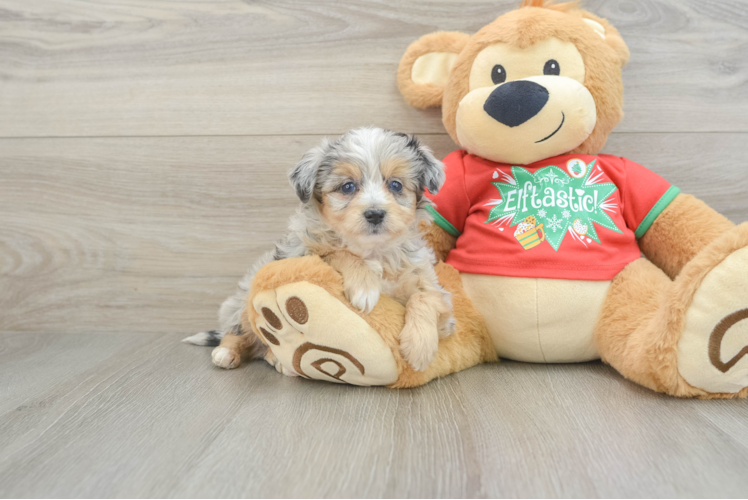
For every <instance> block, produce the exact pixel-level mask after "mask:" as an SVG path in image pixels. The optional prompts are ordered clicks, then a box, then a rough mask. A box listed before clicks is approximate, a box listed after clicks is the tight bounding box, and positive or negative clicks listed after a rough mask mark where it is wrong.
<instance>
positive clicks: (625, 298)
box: [596, 224, 748, 398]
mask: <svg viewBox="0 0 748 500" xmlns="http://www.w3.org/2000/svg"><path fill="white" fill-rule="evenodd" d="M747 290H748V224H742V225H740V226H737V227H735V226H733V227H731V228H729V230H727V231H725V232H724V233H722V234H721V235H719V236H718V237H717V238H716V240H715V241H713V242H711V243H710V244H708V245H707V246H706V247H705V248H703V249H702V250H701V251H700V252H698V254H696V256H695V257H693V258H692V259H691V260H690V261H689V262H688V263H687V264H685V265H684V266H683V267H682V269H681V270H680V272H679V274H678V276H677V278H676V279H675V280H674V281H670V279H669V278H668V277H667V276H666V275H665V274H664V273H663V272H662V271H661V270H660V269H659V268H657V267H656V266H655V265H653V264H651V263H650V262H648V261H645V260H643V259H642V260H639V261H637V262H634V263H632V264H630V265H629V266H627V267H626V269H624V270H623V271H622V272H621V273H620V274H619V276H617V277H616V279H615V280H614V281H613V284H612V285H611V287H610V290H609V292H608V296H607V298H606V302H605V306H604V308H603V311H602V314H601V317H600V320H599V322H598V325H597V327H596V340H597V343H598V348H599V350H600V354H601V357H602V359H603V360H604V361H606V362H608V363H610V364H611V365H612V366H613V367H614V368H616V369H617V370H618V371H620V372H621V373H622V374H623V375H624V376H626V377H628V378H630V379H631V380H634V381H635V382H638V383H640V384H642V385H644V386H646V387H649V388H651V389H653V390H656V391H660V392H665V393H668V394H672V395H675V396H683V397H700V398H734V397H745V396H746V395H747V394H748V321H743V320H745V319H748V293H747Z"/></svg>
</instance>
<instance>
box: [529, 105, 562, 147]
mask: <svg viewBox="0 0 748 500" xmlns="http://www.w3.org/2000/svg"><path fill="white" fill-rule="evenodd" d="M564 121H566V115H565V114H564V112H563V111H561V125H559V126H558V128H557V129H556V130H554V131H553V133H552V134H551V135H549V136H548V137H546V138H544V139H540V140H539V141H535V144H540V143H541V142H543V141H547V140H548V139H550V138H551V137H553V136H554V135H556V132H558V131H559V130H561V127H563V126H564Z"/></svg>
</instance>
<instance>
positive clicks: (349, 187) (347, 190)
mask: <svg viewBox="0 0 748 500" xmlns="http://www.w3.org/2000/svg"><path fill="white" fill-rule="evenodd" d="M355 190H356V185H355V184H354V183H352V182H346V183H345V184H343V185H342V186H340V191H341V192H342V193H343V194H351V193H353V192H354V191H355Z"/></svg>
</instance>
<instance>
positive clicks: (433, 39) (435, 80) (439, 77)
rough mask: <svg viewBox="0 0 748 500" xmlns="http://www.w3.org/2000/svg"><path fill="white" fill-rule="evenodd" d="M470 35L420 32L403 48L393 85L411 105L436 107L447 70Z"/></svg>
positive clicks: (445, 79)
mask: <svg viewBox="0 0 748 500" xmlns="http://www.w3.org/2000/svg"><path fill="white" fill-rule="evenodd" d="M469 39H470V35H466V34H465V33H458V32H455V31H453V32H446V31H440V32H437V33H431V34H429V35H424V36H422V37H421V38H419V39H418V40H416V41H415V42H413V43H412V44H411V45H410V47H408V50H406V51H405V54H404V55H403V58H402V59H401V60H400V67H399V68H398V70H397V85H398V87H399V88H400V93H401V94H402V95H403V97H405V100H406V101H407V102H408V104H410V105H411V106H413V107H414V108H430V107H433V106H440V105H441V103H442V96H443V95H444V87H445V86H446V85H447V79H448V77H449V72H450V71H451V69H452V64H454V61H455V59H457V55H458V54H459V53H460V52H462V49H463V48H465V45H466V44H467V42H468V40H469Z"/></svg>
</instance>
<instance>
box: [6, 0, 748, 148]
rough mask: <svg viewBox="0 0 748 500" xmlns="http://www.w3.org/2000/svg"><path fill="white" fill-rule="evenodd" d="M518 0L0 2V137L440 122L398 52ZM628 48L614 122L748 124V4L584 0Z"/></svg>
mask: <svg viewBox="0 0 748 500" xmlns="http://www.w3.org/2000/svg"><path fill="white" fill-rule="evenodd" d="M518 4H519V0H499V1H496V0H480V1H469V2H468V1H449V2H447V1H438V2H434V1H431V0H418V1H414V2H407V3H403V2H399V1H397V0H381V1H376V2H372V1H364V0H355V1H349V2H344V3H341V2H335V1H319V0H303V1H299V0H283V1H273V2H259V1H257V2H242V1H240V0H225V1H221V2H210V3H204V2H192V1H188V0H180V1H172V0H136V1H132V2H127V3H117V2H93V3H91V2H86V1H83V0H72V1H68V2H62V3H61V2H56V1H54V0H37V1H34V2H28V1H27V0H2V1H0V22H2V30H0V61H2V67H1V68H0V110H2V111H1V112H2V120H0V137H2V136H4V137H20V136H34V137H39V136H121V135H127V136H133V135H134V136H142V135H228V134H231V135H254V134H259V135H272V134H320V133H323V134H328V133H329V134H336V133H342V132H343V131H345V130H346V129H348V128H351V127H354V126H360V125H363V124H369V123H376V124H378V125H380V126H385V127H388V128H392V129H403V130H408V131H416V132H420V133H427V132H428V133H440V132H442V131H443V128H442V125H441V122H440V116H439V112H438V111H434V110H432V111H427V112H422V111H417V110H413V109H410V108H409V107H408V106H407V105H406V104H405V103H404V102H403V100H402V98H401V97H400V95H399V93H398V91H397V88H396V85H395V70H396V67H397V63H398V61H399V58H400V56H401V55H402V53H403V51H404V49H405V48H406V47H407V46H408V44H409V43H411V42H412V41H413V40H415V39H416V38H418V37H419V36H421V35H423V34H426V33H428V32H432V31H435V30H462V31H465V32H469V33H473V32H475V31H476V30H477V29H479V28H480V27H481V26H483V25H485V24H487V23H488V22H489V21H491V20H492V19H493V18H494V17H495V16H497V15H499V14H501V13H503V12H506V11H508V10H510V9H513V8H515V7H516V6H517V5H518ZM585 4H586V5H587V7H588V8H589V9H590V10H591V11H593V12H596V13H599V14H600V15H602V16H605V17H607V18H609V19H610V20H611V21H612V22H613V23H614V24H615V25H617V26H618V28H619V29H620V31H621V32H622V33H623V35H624V37H625V38H626V39H627V41H628V43H629V44H630V46H631V50H632V61H631V63H630V65H629V66H628V67H627V68H626V70H625V85H626V88H627V98H626V113H627V118H626V119H625V121H624V123H623V124H622V125H621V126H620V128H619V130H620V131H628V132H643V131H647V132H655V131H656V132H671V131H684V132H685V131H688V132H695V131H742V132H745V131H748V83H746V77H745V75H746V72H747V71H748V58H746V57H745V54H746V53H747V52H748V4H746V3H745V2H744V1H742V0H685V1H684V0H630V1H627V2H604V1H603V0H587V2H586V3H585Z"/></svg>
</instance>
